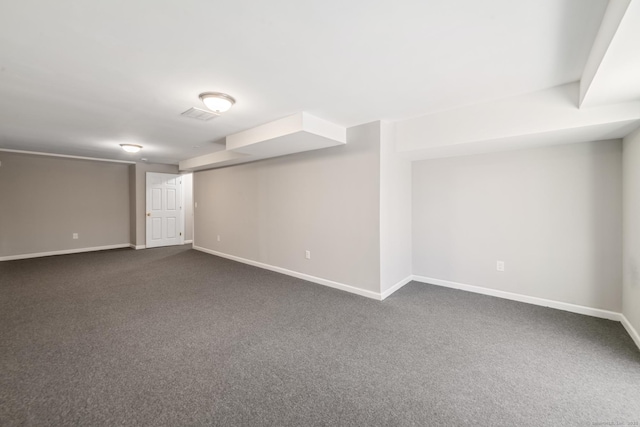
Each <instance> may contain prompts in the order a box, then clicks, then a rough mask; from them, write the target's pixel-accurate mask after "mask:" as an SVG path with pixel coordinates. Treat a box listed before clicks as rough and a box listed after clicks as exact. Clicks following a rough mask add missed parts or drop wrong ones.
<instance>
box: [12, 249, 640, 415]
mask: <svg viewBox="0 0 640 427" xmlns="http://www.w3.org/2000/svg"><path fill="white" fill-rule="evenodd" d="M0 340H1V346H2V350H1V353H0V425H2V426H13V425H37V426H43V425H56V426H57V425H81V426H113V425H148V426H163V425H167V426H175V425H220V426H411V425H416V426H429V425H445V426H446V425H451V426H454V425H487V426H519V425H522V426H529V425H531V426H541V425H549V426H551V425H553V426H557V425H605V424H603V423H608V424H606V425H619V424H612V423H624V425H627V424H628V423H634V422H640V351H639V350H638V348H637V347H636V346H635V344H634V343H633V341H632V340H631V338H630V337H629V336H628V335H627V333H626V332H625V330H624V329H623V327H622V326H621V325H620V323H617V322H612V321H607V320H602V319H596V318H591V317H587V316H581V315H577V314H572V313H566V312H562V311H558V310H553V309H548V308H543V307H537V306H532V305H527V304H522V303H518V302H513V301H507V300H502V299H498V298H493V297H487V296H482V295H477V294H472V293H467V292H463V291H456V290H451V289H445V288H441V287H436V286H431V285H425V284H419V283H410V284H408V285H406V286H405V287H404V288H402V289H401V290H399V291H398V292H396V293H395V294H393V295H392V296H391V297H389V298H388V299H387V300H385V301H383V302H378V301H373V300H370V299H367V298H363V297H359V296H356V295H352V294H349V293H346V292H342V291H338V290H334V289H330V288H327V287H324V286H321V285H316V284H312V283H308V282H305V281H302V280H298V279H295V278H292V277H288V276H283V275H280V274H277V273H273V272H269V271H264V270H261V269H258V268H254V267H250V266H247V265H243V264H239V263H236V262H233V261H229V260H226V259H222V258H218V257H215V256H212V255H208V254H204V253H200V252H196V251H193V250H190V249H187V248H185V247H170V248H159V249H150V250H145V251H133V250H126V249H125V250H114V251H107V252H100V253H85V254H76V255H65V256H57V257H49V258H40V259H32V260H21V261H11V262H4V263H0ZM635 425H637V424H635Z"/></svg>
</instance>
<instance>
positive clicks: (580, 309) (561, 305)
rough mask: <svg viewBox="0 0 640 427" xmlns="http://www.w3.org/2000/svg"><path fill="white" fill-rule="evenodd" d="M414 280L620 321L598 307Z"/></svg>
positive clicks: (426, 279)
mask: <svg viewBox="0 0 640 427" xmlns="http://www.w3.org/2000/svg"><path fill="white" fill-rule="evenodd" d="M413 280H415V281H416V282H422V283H428V284H430V285H437V286H444V287H446V288H453V289H460V290H463V291H468V292H475V293H477V294H483V295H490V296H492V297H498V298H504V299H509V300H513V301H520V302H526V303H527V304H533V305H540V306H543V307H550V308H555V309H558V310H564V311H570V312H572V313H578V314H586V315H587V316H593V317H600V318H602V319H609V320H617V321H619V322H621V321H622V317H623V316H622V314H621V313H616V312H615V311H609V310H602V309H600V308H592V307H585V306H583V305H576V304H570V303H567V302H560V301H554V300H549V299H544V298H538V297H531V296H528V295H522V294H515V293H512V292H505V291H498V290H496V289H489V288H483V287H480V286H473V285H466V284H464V283H457V282H450V281H448V280H441V279H434V278H432V277H424V276H415V275H414V276H413Z"/></svg>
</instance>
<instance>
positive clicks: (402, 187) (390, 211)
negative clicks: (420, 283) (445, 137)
mask: <svg viewBox="0 0 640 427" xmlns="http://www.w3.org/2000/svg"><path fill="white" fill-rule="evenodd" d="M395 142H396V140H395V125H394V124H393V123H389V122H381V123H380V289H381V292H385V291H386V290H387V289H389V288H391V287H393V285H395V284H396V283H398V282H400V281H401V280H403V279H406V278H407V277H409V276H410V275H411V162H410V161H408V160H405V159H403V158H401V157H400V156H399V155H398V153H397V152H396V147H395Z"/></svg>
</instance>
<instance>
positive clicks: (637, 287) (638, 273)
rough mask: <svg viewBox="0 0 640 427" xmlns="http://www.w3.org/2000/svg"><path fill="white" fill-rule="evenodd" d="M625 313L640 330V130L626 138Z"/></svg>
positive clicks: (623, 295)
mask: <svg viewBox="0 0 640 427" xmlns="http://www.w3.org/2000/svg"><path fill="white" fill-rule="evenodd" d="M623 188H624V258H623V259H624V261H623V262H624V264H623V270H624V285H623V290H622V300H623V304H622V305H623V307H622V313H623V314H624V316H625V317H626V318H627V320H629V322H630V323H631V325H632V326H633V327H634V328H635V330H636V331H637V332H638V333H640V130H638V131H636V132H634V133H632V134H631V135H629V136H627V137H626V138H625V139H624V185H623Z"/></svg>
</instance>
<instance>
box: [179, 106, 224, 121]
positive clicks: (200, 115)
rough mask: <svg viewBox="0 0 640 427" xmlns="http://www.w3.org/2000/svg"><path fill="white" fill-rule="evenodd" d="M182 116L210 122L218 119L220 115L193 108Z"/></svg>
mask: <svg viewBox="0 0 640 427" xmlns="http://www.w3.org/2000/svg"><path fill="white" fill-rule="evenodd" d="M181 116H184V117H189V118H192V119H196V120H201V121H203V122H208V121H209V120H211V119H215V118H216V117H218V114H216V113H213V112H211V111H206V110H201V109H200V108H196V107H192V108H189V109H188V110H187V111H185V112H184V113H182V114H181Z"/></svg>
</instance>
